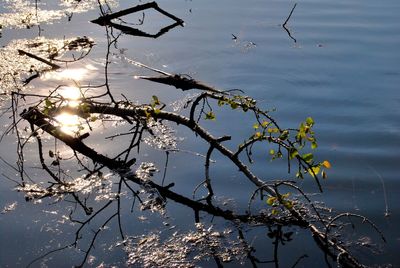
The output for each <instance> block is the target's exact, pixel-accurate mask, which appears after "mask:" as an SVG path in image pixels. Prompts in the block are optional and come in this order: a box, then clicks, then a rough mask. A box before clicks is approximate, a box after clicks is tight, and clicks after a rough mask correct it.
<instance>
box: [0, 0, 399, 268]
mask: <svg viewBox="0 0 400 268" xmlns="http://www.w3.org/2000/svg"><path fill="white" fill-rule="evenodd" d="M12 2H13V1H1V6H0V12H2V13H3V14H1V17H0V24H3V27H2V30H1V31H2V32H1V33H2V37H1V38H0V44H1V45H2V46H7V45H9V44H10V42H11V41H12V40H16V39H23V38H27V39H30V38H35V37H37V36H38V32H39V29H38V27H36V26H34V27H31V29H24V28H19V27H18V26H20V25H19V24H18V23H12V22H8V23H9V24H11V25H9V26H8V24H7V23H5V22H4V19H5V18H6V17H7V18H9V17H10V14H9V13H8V12H10V9H7V8H6V7H7V6H8V5H10V3H12ZM32 2H34V1H32ZM82 2H84V1H82ZM93 2H94V4H96V1H93ZM136 4H139V2H137V1H135V2H131V1H120V3H119V6H118V7H114V8H115V10H117V9H122V8H127V7H130V6H133V5H136ZM159 5H160V6H161V7H162V8H164V9H165V10H168V12H170V13H172V14H174V15H176V16H178V17H180V18H181V19H183V20H184V21H185V26H184V27H180V26H178V27H176V28H174V29H172V30H170V31H169V32H168V33H166V34H165V35H162V36H161V37H160V38H158V39H151V38H141V37H133V36H130V35H122V36H121V37H120V38H119V39H118V48H117V49H114V50H113V53H114V54H113V55H112V56H111V61H112V64H111V65H110V70H109V73H110V85H111V86H112V88H113V90H114V94H115V95H118V94H120V93H123V94H124V95H126V96H128V97H129V98H134V99H135V100H137V101H139V102H141V101H148V100H150V99H151V96H152V95H155V94H156V95H157V96H158V97H159V98H160V99H162V100H163V102H165V103H172V102H174V101H176V100H179V99H181V98H183V97H184V96H185V94H183V93H182V92H180V91H178V90H176V89H174V88H173V87H167V86H162V85H158V84H155V83H150V82H148V81H142V80H135V79H134V76H135V75H142V74H148V73H149V72H148V71H146V70H143V69H142V68H138V67H137V66H134V65H132V64H131V63H130V62H129V61H128V60H126V59H125V57H126V58H128V59H134V60H137V61H140V62H142V63H144V64H146V65H149V66H152V67H155V68H158V69H162V70H164V71H167V72H170V73H182V74H189V75H191V76H192V77H195V78H196V79H199V80H202V81H204V82H207V83H208V84H211V85H214V86H216V87H218V88H221V89H233V88H239V89H242V90H244V91H245V93H246V94H248V95H250V96H252V97H254V98H255V99H257V100H258V103H259V105H261V106H263V107H265V108H267V109H269V108H276V112H274V113H273V114H274V116H275V117H276V118H277V119H278V120H279V121H280V122H281V124H282V125H284V126H285V127H297V126H298V123H299V122H300V121H302V120H304V119H305V118H306V117H308V116H312V117H313V118H314V120H315V121H316V126H315V131H316V132H317V137H318V144H319V147H318V150H317V153H316V155H317V157H318V159H320V160H324V159H328V160H329V161H330V162H331V164H332V169H331V170H329V177H328V179H327V180H324V181H323V188H324V193H323V194H317V195H315V196H313V198H314V199H316V200H321V201H324V202H325V204H326V205H327V206H328V207H332V208H334V209H335V210H337V211H338V212H342V211H349V212H354V213H359V214H362V215H365V216H367V217H369V219H371V220H372V221H374V222H375V223H376V225H377V226H378V227H379V228H380V229H381V230H382V231H383V233H384V235H385V236H386V238H387V240H388V242H387V244H386V245H383V247H382V248H380V249H381V250H382V253H381V254H380V255H378V256H377V257H376V256H372V257H371V256H362V259H363V260H366V262H367V263H368V264H371V265H383V264H388V263H389V264H392V265H393V266H394V267H400V258H399V256H398V249H399V248H400V231H399V230H400V229H399V227H398V224H399V223H400V216H399V213H398V212H399V211H400V207H399V202H398V201H399V194H400V190H399V189H400V188H399V186H400V184H399V171H400V169H399V161H400V154H399V149H398V148H400V120H399V116H400V94H399V84H400V53H399V51H398V49H399V47H400V16H399V13H400V2H399V1H396V0H385V1H372V0H365V1H354V0H350V1H344V0H340V1H334V2H332V1H301V2H298V3H297V6H296V8H295V9H294V12H293V14H292V16H291V17H290V20H289V21H288V23H287V27H288V29H289V31H290V34H291V36H292V38H291V37H290V36H289V35H288V33H287V32H286V31H285V29H284V28H282V24H283V23H284V21H285V20H286V18H287V17H288V15H289V12H290V10H291V9H292V7H293V5H294V2H290V1H205V0H203V1H196V0H194V1H183V0H173V1H162V2H159ZM43 8H47V9H55V8H57V7H56V5H55V3H51V4H50V3H48V4H47V6H44V7H43ZM11 12H12V11H11ZM4 14H6V15H4ZM98 14H99V10H98V8H94V9H93V10H89V11H88V12H85V13H78V12H75V13H74V15H73V17H72V20H71V21H68V20H67V19H66V18H65V17H61V18H54V21H53V22H52V24H47V23H45V22H43V23H41V35H42V36H44V37H46V38H55V39H63V38H69V37H76V36H88V37H90V38H92V39H94V40H95V43H96V46H95V47H94V48H93V50H92V51H91V53H90V55H89V56H88V57H86V58H84V59H83V60H81V61H79V62H76V63H72V64H70V65H69V66H68V68H69V69H78V73H80V74H81V75H82V77H80V78H79V79H78V80H80V81H79V82H80V83H82V84H84V83H89V82H92V83H94V82H93V81H96V80H100V79H103V73H102V72H103V69H102V68H103V65H104V57H105V45H106V44H107V41H106V39H105V29H104V27H101V26H98V25H95V24H92V23H89V22H88V21H89V20H91V19H94V18H97V16H98ZM139 18H140V16H139ZM126 19H127V20H129V19H130V20H131V21H133V20H134V21H135V22H136V20H137V19H138V17H137V16H136V17H135V16H131V15H130V16H127V17H126ZM2 20H3V21H2ZM145 22H146V23H145V24H144V25H143V26H141V27H142V29H144V30H146V31H148V32H156V31H157V29H159V28H160V27H164V26H165V25H167V24H169V23H171V22H170V20H168V19H165V18H162V17H160V16H159V15H157V14H156V13H151V12H150V13H148V14H146V18H145ZM160 25H161V26H160ZM116 32H118V31H116ZM234 36H235V37H236V38H235V37H234ZM2 68H3V66H2ZM70 82H71V81H69V82H68V80H64V81H63V82H62V83H70ZM60 83H61V82H60V81H59V80H57V79H55V78H51V77H50V78H47V79H45V78H41V79H40V80H37V81H36V80H35V81H33V83H32V84H31V85H32V86H33V87H34V89H31V90H35V92H47V91H48V90H49V89H51V88H54V87H55V86H56V85H58V84H60ZM2 105H3V107H6V101H4V103H3V104H2ZM240 116H241V115H240ZM240 116H239V115H238V114H235V113H229V111H228V112H227V113H222V114H221V115H220V116H219V117H218V120H217V121H216V122H215V123H214V122H211V123H208V124H207V125H208V126H209V127H210V128H211V129H212V132H213V133H215V135H216V136H218V135H222V134H224V133H225V131H226V129H227V128H228V127H230V129H231V131H232V133H235V134H237V138H236V139H237V140H239V142H240V139H242V138H243V137H246V135H248V133H249V131H248V130H249V128H250V131H251V125H252V124H253V121H251V122H250V121H248V120H249V119H248V118H246V116H244V117H241V118H240ZM7 120H8V117H7V116H3V117H2V118H1V122H2V125H4V126H5V125H8V124H9V122H8V121H7ZM103 131H104V132H107V130H101V132H103ZM187 135H189V136H190V134H189V133H187V132H185V131H183V130H181V132H178V133H177V136H178V137H185V136H187ZM190 137H192V136H190ZM91 142H92V144H93V145H94V146H95V147H96V148H99V150H101V151H105V152H106V151H109V150H112V149H113V148H114V146H115V144H114V143H112V142H109V143H103V142H102V141H96V140H91ZM100 142H101V143H100ZM99 143H100V144H99ZM180 146H181V148H183V149H184V150H188V151H196V152H197V151H198V152H199V153H202V154H205V153H206V150H207V148H202V144H201V143H199V142H197V141H195V140H194V141H193V140H192V139H191V138H190V139H189V138H188V139H185V141H183V142H182V143H181V145H180ZM14 148H15V137H13V136H12V135H10V136H7V137H6V138H4V139H3V141H2V143H1V144H0V150H1V152H0V155H1V156H2V157H3V158H4V159H7V161H9V162H10V163H14V162H15V157H16V155H14V153H12V152H14V151H15V149H14ZM142 152H143V154H144V156H143V157H142V159H143V160H142V161H153V162H155V163H156V165H158V166H159V168H160V169H162V168H161V167H163V165H164V161H165V155H164V154H162V153H159V152H157V151H154V150H151V149H146V148H143V151H142ZM215 158H216V160H217V161H220V162H217V163H219V165H218V164H217V165H216V167H213V168H214V169H213V172H214V174H215V177H216V178H218V180H216V181H215V190H216V191H219V192H220V193H221V196H224V197H230V196H234V197H235V201H232V202H230V203H229V206H232V207H237V208H245V206H246V205H247V201H248V198H249V196H248V191H245V194H242V192H243V190H244V189H251V185H248V183H246V182H245V181H244V179H243V178H241V177H240V176H239V175H238V174H237V171H236V169H235V168H234V167H233V166H232V165H230V164H229V163H226V162H224V160H223V159H222V157H220V156H219V155H216V156H215ZM254 158H255V160H256V161H257V160H258V161H260V162H263V161H264V162H263V163H264V164H262V165H257V166H255V167H254V168H255V172H256V173H257V174H258V175H260V176H261V177H265V178H266V179H267V178H276V177H278V178H281V177H285V176H287V175H286V168H285V165H283V164H280V163H279V162H277V163H276V164H275V163H271V162H269V161H267V160H264V158H265V155H264V154H262V153H261V152H257V153H256V154H255V155H254ZM33 159H34V155H33V154H32V155H28V156H27V164H26V165H28V166H29V165H31V164H30V162H29V160H32V161H33ZM169 160H170V169H169V171H168V172H169V173H168V174H169V176H170V177H169V179H170V180H171V181H175V182H176V184H177V187H179V188H178V189H179V190H181V191H187V192H189V193H190V194H191V193H192V191H193V185H195V184H197V183H192V181H198V182H200V181H201V177H202V174H203V172H204V171H203V165H204V163H203V162H204V161H203V159H201V158H199V157H196V156H194V155H192V154H189V153H183V154H172V155H171V158H170V159H169ZM188 163H190V164H188ZM32 165H33V164H32ZM0 167H1V171H2V174H3V175H4V174H5V175H7V176H8V177H12V178H14V177H15V174H14V173H15V172H14V171H13V170H12V169H11V168H10V167H9V166H7V165H6V164H4V163H1V165H0ZM72 169H73V167H72ZM199 174H201V175H199ZM291 175H294V174H291ZM291 175H289V176H291ZM188 181H190V183H188ZM13 186H14V184H13V183H12V182H10V181H9V180H7V179H4V180H1V187H0V194H1V198H0V209H2V208H3V207H5V206H7V205H9V204H12V203H14V202H17V207H16V209H15V210H13V211H11V212H8V213H5V214H0V234H1V239H0V241H1V242H0V249H1V250H0V266H1V267H16V266H25V265H26V264H27V263H29V262H30V261H31V260H33V259H34V258H35V257H37V256H39V255H41V254H44V253H45V252H47V251H49V250H52V249H54V248H57V247H60V246H63V245H65V244H66V243H68V242H71V240H72V239H73V237H72V236H73V235H74V232H75V228H74V226H71V225H69V224H68V223H65V221H67V220H63V219H62V215H66V214H68V205H51V202H48V201H43V203H42V204H36V205H34V204H32V203H25V201H24V199H23V196H22V195H20V194H18V193H16V192H15V191H11V189H12V188H13ZM301 186H303V187H305V189H306V190H307V192H317V190H318V189H317V188H316V186H315V184H314V183H313V182H312V181H311V180H305V181H304V182H302V183H301ZM396 200H397V201H396ZM130 205H131V203H129V202H127V204H125V205H124V206H126V207H127V208H128V207H130ZM169 209H170V210H169V211H168V215H169V217H170V219H169V220H170V221H171V223H172V225H178V227H177V228H179V230H186V229H191V228H193V214H192V212H191V211H190V210H187V209H183V208H181V207H180V206H178V205H173V204H171V205H170V207H169ZM385 213H387V214H389V213H390V216H389V217H385ZM139 215H140V214H133V215H132V216H129V217H127V218H125V219H124V220H123V224H124V225H125V226H126V228H127V229H129V230H130V231H131V232H132V233H133V234H135V235H140V234H142V233H147V232H151V231H156V230H158V229H159V228H160V225H161V226H163V221H165V219H163V217H161V216H157V215H152V214H148V215H147V214H146V217H149V220H144V221H140V220H138V216H139ZM182 223H183V224H182ZM216 223H218V220H216ZM221 224H222V226H224V224H226V223H221ZM113 228H115V226H113ZM113 228H111V231H106V232H104V234H103V235H102V237H101V241H103V242H99V246H98V248H97V249H96V251H95V252H94V253H93V254H94V255H95V256H96V260H95V261H94V262H93V266H97V265H99V264H100V263H102V262H103V261H104V263H106V264H108V263H115V264H116V265H117V266H121V265H123V264H124V258H125V255H124V254H123V252H119V251H111V250H109V245H108V244H107V243H106V242H107V241H110V240H112V239H113V237H114V235H115V233H114V231H115V229H113ZM368 232H369V231H368V228H366V233H367V234H368V235H370V234H369V233H368ZM248 234H249V236H251V235H255V236H254V241H253V245H254V246H255V247H256V248H257V249H258V252H260V255H262V256H263V257H265V258H266V259H268V258H271V256H272V250H271V248H272V246H271V241H270V240H268V239H264V238H263V236H265V230H258V229H257V228H255V229H252V230H248ZM162 235H165V236H167V232H164V233H162ZM371 237H374V236H373V235H371ZM103 243H104V244H103ZM303 251H304V252H303ZM288 252H289V253H288ZM75 253H79V252H77V251H76V250H75V249H73V250H66V251H64V252H62V253H56V254H54V255H52V256H51V258H52V259H49V260H47V261H46V262H45V263H43V265H46V263H47V265H49V267H54V266H57V267H70V266H72V265H73V264H76V263H79V261H80V258H81V257H82V255H79V254H75ZM80 254H81V253H80ZM96 254H97V255H96ZM281 254H282V255H286V254H289V256H291V257H290V258H288V259H289V260H286V259H284V260H282V261H281V265H282V267H288V266H289V267H290V266H291V265H292V264H293V263H294V262H295V261H296V259H297V258H298V257H300V256H301V255H302V254H307V255H308V256H309V257H308V258H304V259H302V260H301V262H299V266H301V267H311V265H314V266H315V267H317V266H319V267H323V266H325V263H324V262H323V257H324V256H323V254H322V253H321V252H320V251H319V249H318V248H317V247H316V246H315V245H314V242H313V241H312V239H311V238H309V237H307V235H306V234H303V233H301V232H300V233H299V234H298V236H297V238H296V239H295V240H294V241H293V242H291V243H288V245H287V247H284V248H283V249H281ZM39 263H40V262H37V263H35V265H37V266H39ZM200 265H202V266H204V267H207V266H213V265H215V263H214V262H211V261H210V262H203V263H201V264H200ZM231 265H232V266H236V265H239V264H231ZM246 265H248V263H247V264H246ZM265 265H266V264H265ZM260 266H261V265H260ZM271 267H272V264H271Z"/></svg>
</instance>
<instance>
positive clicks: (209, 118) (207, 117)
mask: <svg viewBox="0 0 400 268" xmlns="http://www.w3.org/2000/svg"><path fill="white" fill-rule="evenodd" d="M206 120H216V117H215V114H214V113H213V111H209V112H208V113H206Z"/></svg>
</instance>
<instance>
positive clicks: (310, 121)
mask: <svg viewBox="0 0 400 268" xmlns="http://www.w3.org/2000/svg"><path fill="white" fill-rule="evenodd" d="M306 123H307V125H309V126H310V127H312V126H313V125H314V119H312V117H307V119H306Z"/></svg>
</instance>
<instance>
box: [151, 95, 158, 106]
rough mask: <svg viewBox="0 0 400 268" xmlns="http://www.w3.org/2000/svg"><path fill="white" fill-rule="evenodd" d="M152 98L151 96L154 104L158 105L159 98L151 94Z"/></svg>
mask: <svg viewBox="0 0 400 268" xmlns="http://www.w3.org/2000/svg"><path fill="white" fill-rule="evenodd" d="M152 98H153V104H154V105H160V100H159V99H158V97H157V96H156V95H153V96H152Z"/></svg>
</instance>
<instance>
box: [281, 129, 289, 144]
mask: <svg viewBox="0 0 400 268" xmlns="http://www.w3.org/2000/svg"><path fill="white" fill-rule="evenodd" d="M288 137H289V130H284V131H283V132H282V133H281V135H280V136H279V139H280V140H282V141H284V140H286V139H287V138H288Z"/></svg>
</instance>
